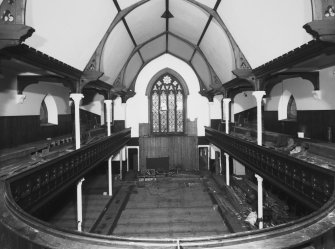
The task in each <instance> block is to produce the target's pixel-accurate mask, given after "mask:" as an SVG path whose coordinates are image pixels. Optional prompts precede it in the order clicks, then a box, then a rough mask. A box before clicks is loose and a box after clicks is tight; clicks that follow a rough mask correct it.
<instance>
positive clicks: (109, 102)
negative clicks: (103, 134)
mask: <svg viewBox="0 0 335 249" xmlns="http://www.w3.org/2000/svg"><path fill="white" fill-rule="evenodd" d="M104 102H105V104H106V123H107V136H110V135H111V109H112V108H111V107H112V100H110V99H107V100H105V101H104Z"/></svg>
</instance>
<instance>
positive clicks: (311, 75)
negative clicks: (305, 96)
mask: <svg viewBox="0 0 335 249" xmlns="http://www.w3.org/2000/svg"><path fill="white" fill-rule="evenodd" d="M292 78H302V79H305V80H308V81H310V82H311V83H312V84H313V86H314V90H315V91H316V90H320V77H319V72H286V73H279V74H275V75H272V76H270V77H269V78H266V79H264V80H263V82H262V84H261V87H260V90H261V91H265V92H266V94H270V92H271V90H272V88H273V87H274V86H275V85H276V84H277V83H279V82H282V81H283V80H286V79H292Z"/></svg>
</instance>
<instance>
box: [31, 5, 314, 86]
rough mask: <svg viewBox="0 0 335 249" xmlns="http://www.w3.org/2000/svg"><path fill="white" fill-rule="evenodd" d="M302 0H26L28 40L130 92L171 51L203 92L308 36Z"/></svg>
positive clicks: (306, 8) (308, 16)
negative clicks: (141, 75) (30, 32)
mask: <svg viewBox="0 0 335 249" xmlns="http://www.w3.org/2000/svg"><path fill="white" fill-rule="evenodd" d="M308 2H309V1H306V0H295V1H292V0H280V1H279V0H253V1H245V0H224V1H221V0H197V1H195V0H114V1H112V0H99V1H90V0H57V1H53V0H27V5H26V25H28V26H31V27H33V28H34V29H35V33H34V34H33V35H32V37H30V38H29V39H27V40H26V42H25V43H26V44H27V45H29V46H31V47H33V48H36V49H37V50H39V51H41V52H44V53H46V54H48V55H50V56H52V57H55V58H56V59H58V60H60V61H63V62H65V63H67V64H69V65H71V66H73V67H75V68H77V69H79V70H96V71H100V72H103V73H104V74H103V76H102V78H100V79H101V80H103V81H105V82H107V83H109V84H111V85H113V86H114V87H116V88H120V89H124V90H128V89H134V84H135V82H136V77H137V75H138V73H139V72H140V70H141V69H142V68H143V67H144V66H145V65H146V64H147V63H149V62H150V61H152V60H154V59H155V58H157V57H159V56H160V55H162V54H164V53H169V54H171V55H173V56H175V57H177V58H179V59H181V60H183V61H185V62H186V63H188V64H189V65H190V66H191V67H192V68H193V69H194V71H195V73H196V74H197V76H198V79H199V82H200V87H201V88H200V89H201V90H202V91H209V90H211V89H218V88H220V86H221V84H222V83H225V82H227V81H230V80H231V79H233V78H234V77H235V76H234V75H233V74H232V71H233V70H234V69H239V68H254V67H257V66H259V65H261V64H263V63H265V62H267V61H269V60H271V59H273V58H275V57H277V56H280V55H281V54H283V53H286V52H288V51H289V50H291V49H293V48H295V47H298V46H300V45H302V44H304V43H306V42H308V41H309V40H311V39H312V37H311V36H310V35H309V34H307V33H306V32H305V30H304V29H303V28H302V26H303V25H304V24H305V23H307V22H309V21H311V20H312V9H311V4H310V3H308Z"/></svg>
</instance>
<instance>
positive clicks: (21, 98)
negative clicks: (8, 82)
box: [16, 94, 26, 104]
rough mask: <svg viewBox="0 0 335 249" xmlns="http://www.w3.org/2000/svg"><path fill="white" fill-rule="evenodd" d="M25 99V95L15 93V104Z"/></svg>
mask: <svg viewBox="0 0 335 249" xmlns="http://www.w3.org/2000/svg"><path fill="white" fill-rule="evenodd" d="M25 99H26V95H24V94H17V95H16V104H23V102H24V100H25Z"/></svg>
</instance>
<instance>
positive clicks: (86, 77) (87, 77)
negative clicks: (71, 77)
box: [76, 70, 104, 93]
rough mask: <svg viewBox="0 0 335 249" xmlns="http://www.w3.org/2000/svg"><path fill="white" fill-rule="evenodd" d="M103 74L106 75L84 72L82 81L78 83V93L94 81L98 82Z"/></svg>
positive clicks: (97, 72)
mask: <svg viewBox="0 0 335 249" xmlns="http://www.w3.org/2000/svg"><path fill="white" fill-rule="evenodd" d="M103 74H104V73H102V72H99V71H95V70H87V71H84V72H83V74H82V75H81V77H80V80H79V81H78V82H77V87H76V90H77V92H78V93H80V92H81V91H82V90H83V88H84V87H85V85H87V84H88V83H90V82H92V81H97V80H98V79H99V78H100V77H101V76H102V75H103Z"/></svg>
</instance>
